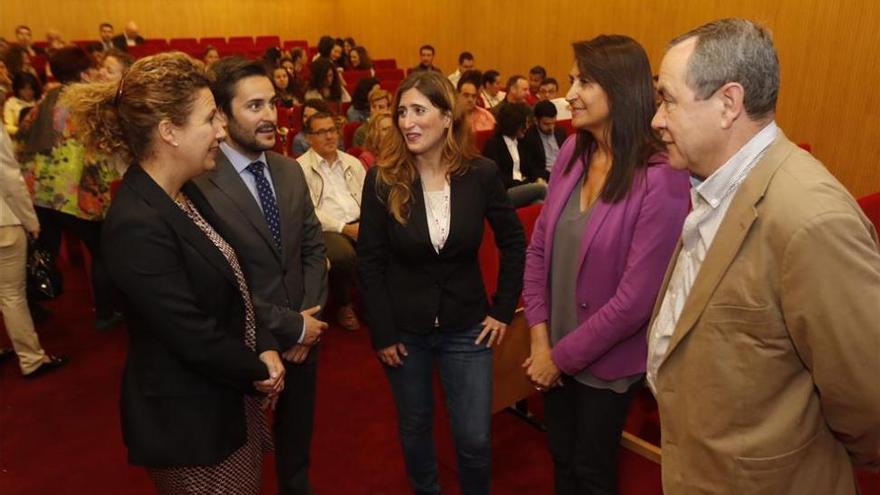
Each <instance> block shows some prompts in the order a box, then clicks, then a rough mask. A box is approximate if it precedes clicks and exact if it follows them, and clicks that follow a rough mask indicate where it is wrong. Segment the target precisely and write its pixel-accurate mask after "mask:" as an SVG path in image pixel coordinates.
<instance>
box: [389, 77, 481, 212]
mask: <svg viewBox="0 0 880 495" xmlns="http://www.w3.org/2000/svg"><path fill="white" fill-rule="evenodd" d="M410 89H415V90H418V91H419V92H420V93H422V94H423V95H425V97H426V98H427V99H428V101H430V102H431V104H432V105H434V106H435V107H437V108H439V109H440V111H441V112H443V113H445V114H448V115H449V116H451V117H452V125H451V126H449V128H447V129H446V137H445V139H444V143H443V150H442V152H441V155H440V160H442V162H443V163H444V164H446V165H447V166H448V169H447V170H448V171H447V173H448V175H449V177H455V176H459V175H462V174H464V173H465V172H467V169H468V166H467V161H466V160H470V159H473V158H475V157H476V156H477V150H476V146H475V145H474V133H473V132H472V131H471V128H470V124H468V120H467V118H466V114H465V111H464V108H463V106H462V105H459V104H458V103H457V102H458V96H457V94H456V92H455V88H454V87H453V86H452V83H451V82H449V79H447V78H446V76H444V75H443V74H440V73H439V72H436V71H432V70H431V71H420V72H413V73H412V74H410V75H409V76H408V77H407V78H406V79H404V81H403V83H401V85H400V87H399V88H398V89H397V93H396V94H395V95H394V105H393V106H392V107H391V108H392V112H396V109H397V108H398V107H399V106H400V98H401V95H403V93H405V92H407V91H409V90H410ZM415 163H416V161H415V156H413V154H412V152H411V151H410V150H409V148H408V147H407V146H406V141H405V140H404V138H403V133H402V132H401V130H400V123H399V121H397V119H395V132H392V133H391V134H390V135H389V136H388V139H386V140H383V143H382V148H381V150H380V154H379V158H378V160H377V162H376V166H377V167H378V168H379V171H378V173H377V174H376V181H377V182H378V184H377V185H378V186H379V187H377V188H376V189H377V190H387V191H388V200H387V208H388V211H389V212H391V214H392V215H393V216H394V218H395V219H396V220H397V221H398V222H400V223H401V224H406V222H407V220H408V219H409V214H410V208H409V207H410V203H412V198H413V191H412V187H413V183H414V182H415V180H416V176H418V171H417V170H416V164H415Z"/></svg>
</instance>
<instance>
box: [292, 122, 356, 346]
mask: <svg viewBox="0 0 880 495" xmlns="http://www.w3.org/2000/svg"><path fill="white" fill-rule="evenodd" d="M303 131H304V132H305V133H306V138H307V139H308V141H309V145H310V147H309V150H308V151H307V152H306V153H305V154H303V155H302V156H300V157H299V158H298V159H297V161H298V162H299V164H300V166H301V167H302V169H303V172H304V173H305V176H306V182H307V183H308V185H309V192H310V193H311V197H312V203H313V204H314V205H315V213H316V214H317V215H318V220H320V221H321V227H322V228H323V231H324V245H325V246H326V248H327V257H328V258H329V259H330V290H331V291H332V294H333V300H334V301H335V302H336V303H337V304H338V305H339V310H338V312H337V319H338V321H339V324H340V325H341V326H342V328H344V329H346V330H357V329H358V328H360V322H359V321H358V318H357V315H356V314H355V312H354V306H353V305H352V303H351V293H350V292H351V288H352V286H353V285H354V275H355V243H356V242H357V238H358V227H359V220H360V216H361V190H362V189H363V187H364V177H365V176H366V171H365V170H364V166H363V165H361V162H360V160H358V159H357V158H355V157H354V156H352V155H349V154H348V153H345V152H343V151H339V149H337V147H336V146H337V143H338V141H339V129H338V127H337V126H336V122H335V120H334V118H333V115H332V114H330V113H328V112H318V113H315V114H314V115H312V116H310V117H309V118H308V119H307V120H306V122H305V124H304V126H303Z"/></svg>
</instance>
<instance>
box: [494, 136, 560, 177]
mask: <svg viewBox="0 0 880 495" xmlns="http://www.w3.org/2000/svg"><path fill="white" fill-rule="evenodd" d="M539 144H540V143H539ZM516 149H517V150H518V151H519V170H520V172H521V173H522V175H523V180H514V179H513V157H511V156H510V151H508V149H507V144H506V143H505V142H504V138H503V137H502V136H501V133H500V132H496V133H495V134H494V135H493V136H492V137H490V138H489V139H488V140H487V141H486V144H485V145H483V156H485V157H486V158H488V159H490V160H492V161H493V162H495V165H497V167H498V168H497V170H498V176H499V177H501V181H502V182H503V183H504V187H506V188H507V189H510V188H511V187H514V186H518V185H521V184H528V183H530V182H535V181H536V180H538V179H539V178H542V177H544V172H545V170H544V162H543V161H542V162H538V161H537V160H536V158H535V154H534V153H532V152H530V151H529V148H528V147H527V145H526V144H525V143H523V141H522V140H519V141H517V143H516Z"/></svg>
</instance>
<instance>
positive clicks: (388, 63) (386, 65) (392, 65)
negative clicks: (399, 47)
mask: <svg viewBox="0 0 880 495" xmlns="http://www.w3.org/2000/svg"><path fill="white" fill-rule="evenodd" d="M373 67H374V68H375V69H376V71H377V72H378V71H379V70H380V69H396V68H397V60H395V59H393V58H377V59H375V60H373Z"/></svg>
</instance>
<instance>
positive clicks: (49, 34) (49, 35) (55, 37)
mask: <svg viewBox="0 0 880 495" xmlns="http://www.w3.org/2000/svg"><path fill="white" fill-rule="evenodd" d="M65 46H67V42H66V41H64V37H63V36H61V32H59V31H58V30H57V29H50V30H48V31H46V53H47V54H51V53H52V52H53V51H55V50H58V49H61V48H64V47H65Z"/></svg>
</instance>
